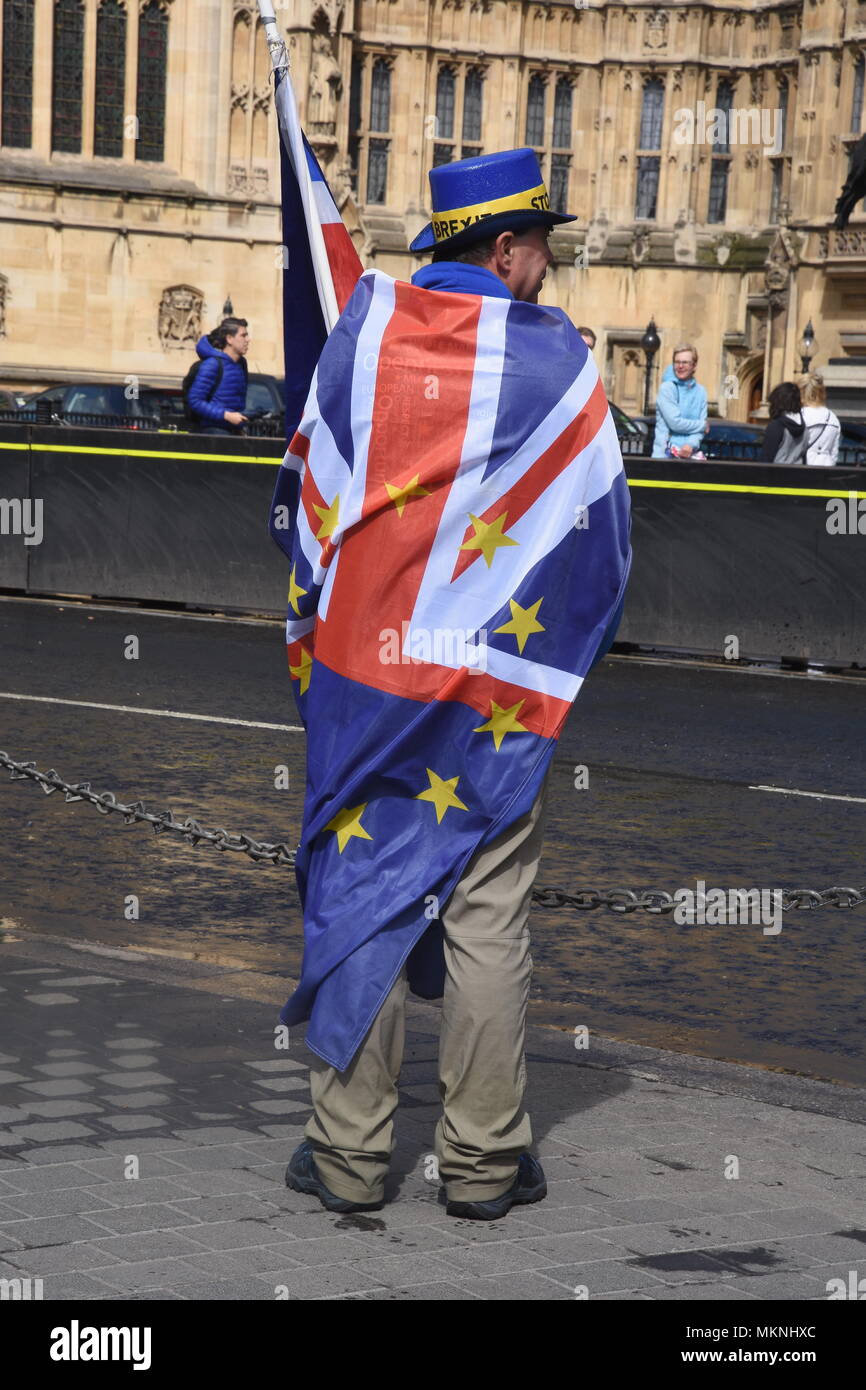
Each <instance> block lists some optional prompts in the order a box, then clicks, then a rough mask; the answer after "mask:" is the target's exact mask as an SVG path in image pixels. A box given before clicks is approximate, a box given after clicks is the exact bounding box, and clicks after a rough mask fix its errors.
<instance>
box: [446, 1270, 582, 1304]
mask: <svg viewBox="0 0 866 1390" xmlns="http://www.w3.org/2000/svg"><path fill="white" fill-rule="evenodd" d="M452 1277H453V1276H452ZM460 1288H461V1289H463V1290H464V1292H466V1293H471V1294H472V1295H473V1297H475V1298H480V1299H483V1300H484V1301H485V1302H489V1303H493V1302H500V1301H507V1302H513V1303H524V1302H528V1301H530V1300H531V1301H532V1302H536V1303H542V1302H543V1303H547V1302H565V1301H566V1300H568V1301H570V1300H571V1299H572V1298H573V1295H572V1294H571V1293H569V1291H568V1289H566V1288H564V1287H563V1286H562V1285H561V1284H554V1283H553V1281H552V1280H551V1279H545V1277H544V1275H543V1274H540V1273H519V1272H517V1273H513V1274H495V1275H491V1276H490V1277H489V1278H486V1279H485V1278H477V1279H461V1280H460Z"/></svg>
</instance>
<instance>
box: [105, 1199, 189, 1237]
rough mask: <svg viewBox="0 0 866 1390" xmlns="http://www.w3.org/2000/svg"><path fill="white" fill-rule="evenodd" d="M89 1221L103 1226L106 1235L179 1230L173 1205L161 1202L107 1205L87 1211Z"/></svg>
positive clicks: (181, 1232)
mask: <svg viewBox="0 0 866 1390" xmlns="http://www.w3.org/2000/svg"><path fill="white" fill-rule="evenodd" d="M88 1216H89V1218H90V1220H91V1221H95V1222H96V1223H97V1224H98V1225H99V1226H102V1227H103V1228H104V1231H103V1234H106V1235H109V1234H110V1235H117V1236H120V1235H136V1234H138V1233H140V1232H144V1231H175V1230H180V1234H181V1235H183V1234H184V1232H183V1230H181V1228H180V1223H179V1221H178V1213H177V1210H176V1209H175V1207H173V1206H167V1205H166V1204H165V1203H162V1202H151V1203H148V1204H147V1205H145V1206H141V1207H109V1208H106V1209H100V1208H97V1209H95V1210H93V1209H91V1210H89V1211H88Z"/></svg>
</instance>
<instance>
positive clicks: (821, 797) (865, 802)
mask: <svg viewBox="0 0 866 1390" xmlns="http://www.w3.org/2000/svg"><path fill="white" fill-rule="evenodd" d="M749 791H750V792H778V793H779V795H780V796H813V797H815V798H816V799H817V800H818V801H857V802H859V803H860V805H862V806H866V796H837V795H835V793H833V792H801V791H796V790H795V789H794V788H793V787H751V786H750V787H749Z"/></svg>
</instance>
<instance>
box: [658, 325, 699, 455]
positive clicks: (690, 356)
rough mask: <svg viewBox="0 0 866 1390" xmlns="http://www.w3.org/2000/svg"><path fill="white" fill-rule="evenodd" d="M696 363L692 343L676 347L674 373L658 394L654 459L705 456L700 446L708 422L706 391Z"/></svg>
mask: <svg viewBox="0 0 866 1390" xmlns="http://www.w3.org/2000/svg"><path fill="white" fill-rule="evenodd" d="M697 365H698V354H697V350H696V349H695V348H693V347H692V345H691V343H680V344H679V346H678V347H676V348H674V356H673V375H672V376H671V378H670V379H663V380H662V384H661V386H660V387H659V393H658V396H657V397H656V432H655V440H654V441H653V458H657V459H658V458H669V457H673V458H695V457H700V458H703V453H702V452H700V449H701V443H702V441H703V437H704V432H705V429H706V424H707V393H706V391H705V390H704V388H703V386H699V385H698V383H697V381H695V368H696V367H697ZM665 378H667V372H666V373H665ZM668 450H670V453H668Z"/></svg>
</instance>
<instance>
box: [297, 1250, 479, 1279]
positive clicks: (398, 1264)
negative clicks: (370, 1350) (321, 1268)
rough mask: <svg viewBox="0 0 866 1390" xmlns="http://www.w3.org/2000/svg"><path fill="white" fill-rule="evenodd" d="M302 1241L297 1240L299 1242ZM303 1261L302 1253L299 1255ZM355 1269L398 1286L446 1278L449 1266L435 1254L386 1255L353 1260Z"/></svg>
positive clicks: (372, 1277)
mask: <svg viewBox="0 0 866 1390" xmlns="http://www.w3.org/2000/svg"><path fill="white" fill-rule="evenodd" d="M301 1243H302V1242H298V1244H301ZM300 1259H301V1260H302V1261H303V1255H302V1256H300ZM353 1264H354V1266H355V1268H356V1269H358V1270H360V1272H361V1273H362V1274H366V1275H368V1276H369V1277H370V1278H371V1279H373V1280H374V1281H375V1282H376V1283H377V1284H384V1285H385V1286H386V1287H388V1288H399V1287H403V1286H408V1285H410V1284H431V1283H436V1282H438V1281H441V1280H444V1279H447V1278H448V1275H449V1272H452V1273H453V1271H449V1267H448V1264H447V1263H446V1261H445V1260H437V1258H436V1256H435V1255H429V1254H415V1255H388V1256H381V1257H380V1258H378V1259H376V1258H374V1259H368V1260H353Z"/></svg>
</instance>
